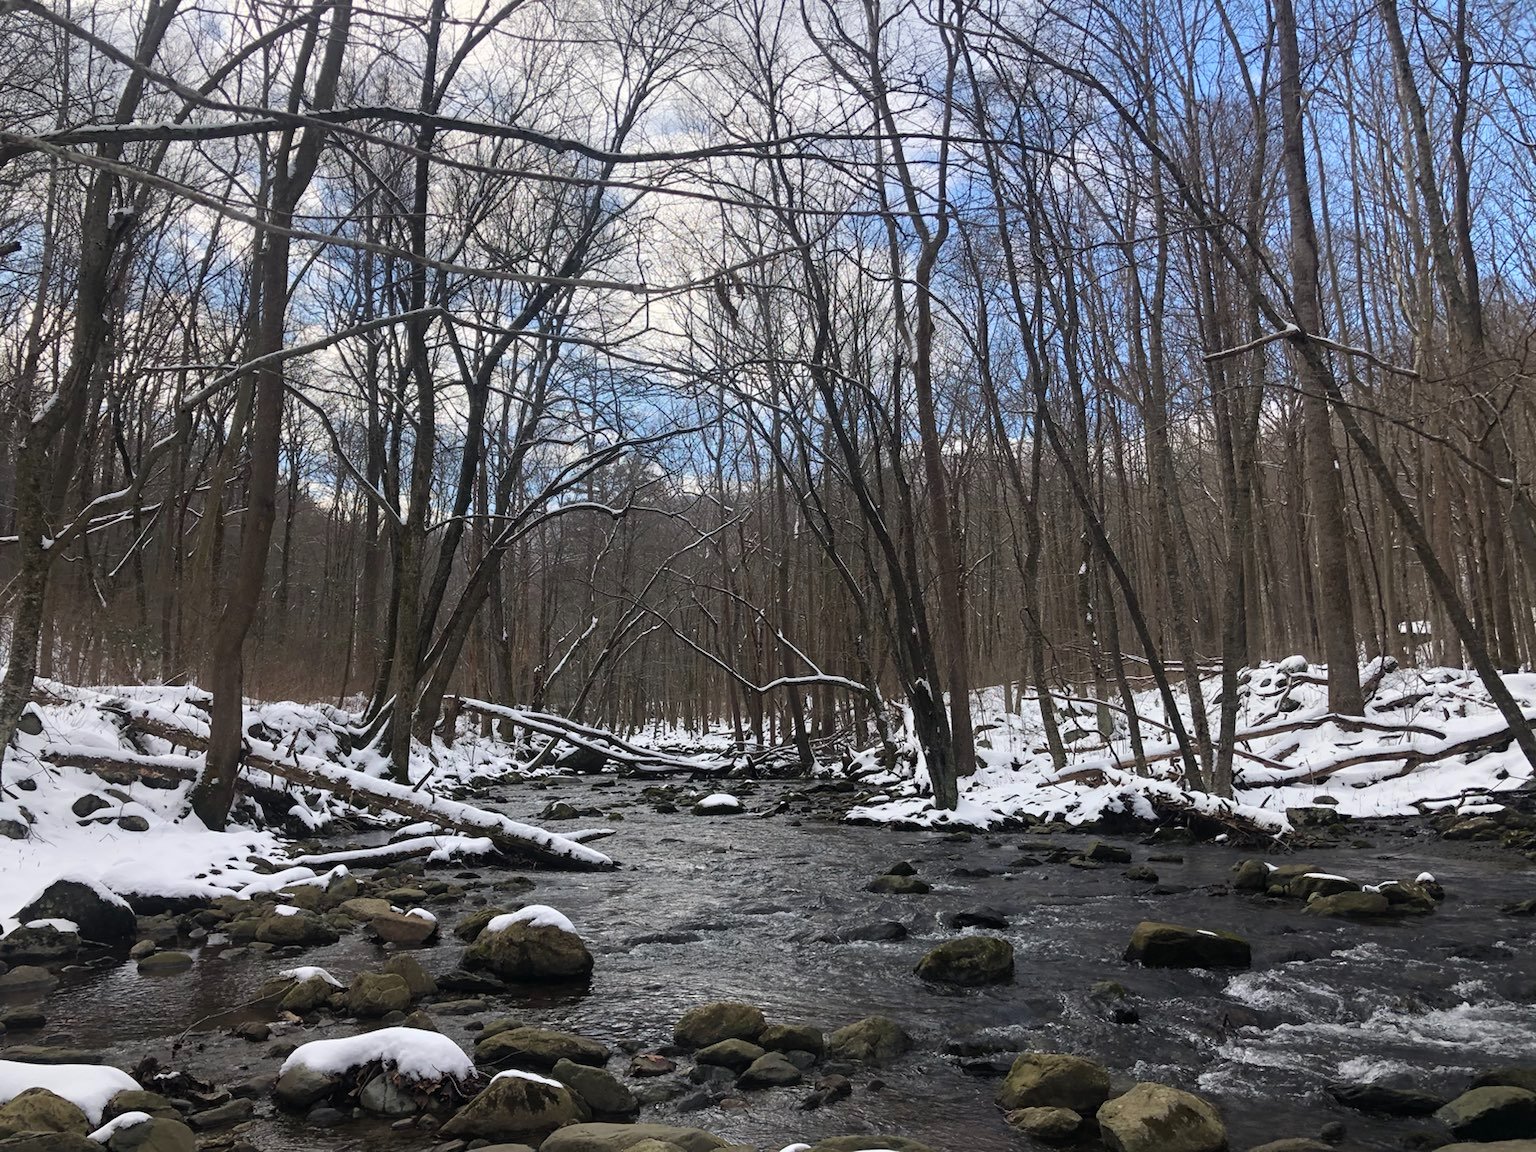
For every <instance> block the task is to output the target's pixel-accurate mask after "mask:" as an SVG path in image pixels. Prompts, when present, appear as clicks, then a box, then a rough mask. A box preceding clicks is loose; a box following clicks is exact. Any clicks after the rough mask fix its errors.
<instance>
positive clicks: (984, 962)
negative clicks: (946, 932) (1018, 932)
mask: <svg viewBox="0 0 1536 1152" xmlns="http://www.w3.org/2000/svg"><path fill="white" fill-rule="evenodd" d="M916 971H917V975H918V977H919V978H921V979H923V980H926V981H928V982H929V983H930V984H959V985H962V986H963V987H967V988H974V987H979V986H980V985H983V984H1001V983H1003V982H1005V981H1008V980H1012V979H1013V945H1012V944H1010V943H1009V942H1008V941H1006V940H1004V939H1003V938H1002V937H1000V936H961V937H958V938H957V939H954V940H946V941H944V943H942V944H940V945H939V946H938V947H937V948H935V949H933V950H932V951H931V952H929V953H928V955H926V956H924V957H923V958H922V959H921V960H919V961H918V962H917V969H916Z"/></svg>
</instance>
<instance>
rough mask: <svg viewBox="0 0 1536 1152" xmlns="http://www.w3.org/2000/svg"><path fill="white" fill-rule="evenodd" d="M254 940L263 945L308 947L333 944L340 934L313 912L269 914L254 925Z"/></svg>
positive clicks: (339, 937)
mask: <svg viewBox="0 0 1536 1152" xmlns="http://www.w3.org/2000/svg"><path fill="white" fill-rule="evenodd" d="M256 939H257V940H258V941H259V942H260V943H263V944H279V945H284V944H291V945H300V946H304V947H309V946H313V945H316V944H334V943H336V941H338V940H340V939H341V934H340V933H339V932H337V931H336V929H334V928H332V927H331V926H330V925H329V924H327V923H326V922H325V921H324V920H322V919H320V917H318V916H316V915H315V914H314V913H313V912H304V911H299V912H291V913H288V914H286V915H285V914H283V913H281V912H270V913H268V914H267V915H266V916H263V917H262V918H261V922H260V923H259V924H257V925H256Z"/></svg>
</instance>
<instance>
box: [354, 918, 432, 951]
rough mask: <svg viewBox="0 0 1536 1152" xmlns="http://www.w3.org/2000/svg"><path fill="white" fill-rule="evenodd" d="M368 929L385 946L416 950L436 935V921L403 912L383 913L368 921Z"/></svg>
mask: <svg viewBox="0 0 1536 1152" xmlns="http://www.w3.org/2000/svg"><path fill="white" fill-rule="evenodd" d="M368 928H369V930H370V931H372V932H373V934H374V935H375V936H377V937H378V938H379V939H380V940H383V941H384V942H385V943H386V944H399V945H401V946H403V947H406V948H417V947H420V946H421V945H423V944H425V943H426V942H427V941H429V940H431V939H432V938H433V937H434V936H436V935H437V921H436V920H428V919H427V918H426V917H425V916H410V915H407V914H405V913H403V912H394V911H390V912H385V913H383V914H382V915H379V916H375V917H374V918H373V919H372V920H370V921H368Z"/></svg>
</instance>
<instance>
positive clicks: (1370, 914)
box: [1307, 891, 1392, 920]
mask: <svg viewBox="0 0 1536 1152" xmlns="http://www.w3.org/2000/svg"><path fill="white" fill-rule="evenodd" d="M1391 909H1392V905H1391V904H1390V903H1389V902H1388V900H1387V898H1386V897H1385V896H1383V895H1382V894H1381V893H1380V892H1360V891H1355V892H1339V893H1336V894H1334V895H1332V896H1314V897H1312V899H1310V900H1309V901H1307V911H1308V912H1309V913H1310V914H1311V915H1313V916H1342V917H1345V918H1346V919H1352V920H1355V919H1366V920H1369V919H1374V918H1376V917H1378V916H1386V915H1388V914H1389V913H1390V912H1391Z"/></svg>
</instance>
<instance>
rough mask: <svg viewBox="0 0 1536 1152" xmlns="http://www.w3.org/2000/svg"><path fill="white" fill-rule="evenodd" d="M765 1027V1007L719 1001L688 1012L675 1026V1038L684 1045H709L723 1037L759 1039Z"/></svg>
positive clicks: (674, 1040) (678, 1044)
mask: <svg viewBox="0 0 1536 1152" xmlns="http://www.w3.org/2000/svg"><path fill="white" fill-rule="evenodd" d="M765 1027H767V1021H766V1020H764V1019H763V1010H762V1009H761V1008H754V1007H753V1006H752V1005H750V1004H740V1003H736V1002H734V1001H729V1000H719V1001H716V1002H715V1003H713V1004H701V1005H699V1007H697V1008H690V1009H688V1011H686V1012H684V1013H683V1014H682V1016H681V1017H680V1018H679V1019H678V1021H677V1024H676V1025H675V1026H674V1027H673V1029H672V1040H673V1042H674V1043H675V1044H677V1046H678V1047H680V1048H708V1047H709V1046H710V1045H711V1044H718V1043H719V1042H720V1041H721V1040H749V1041H756V1040H757V1038H758V1037H759V1036H761V1035H762V1033H763V1029H764V1028H765Z"/></svg>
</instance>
